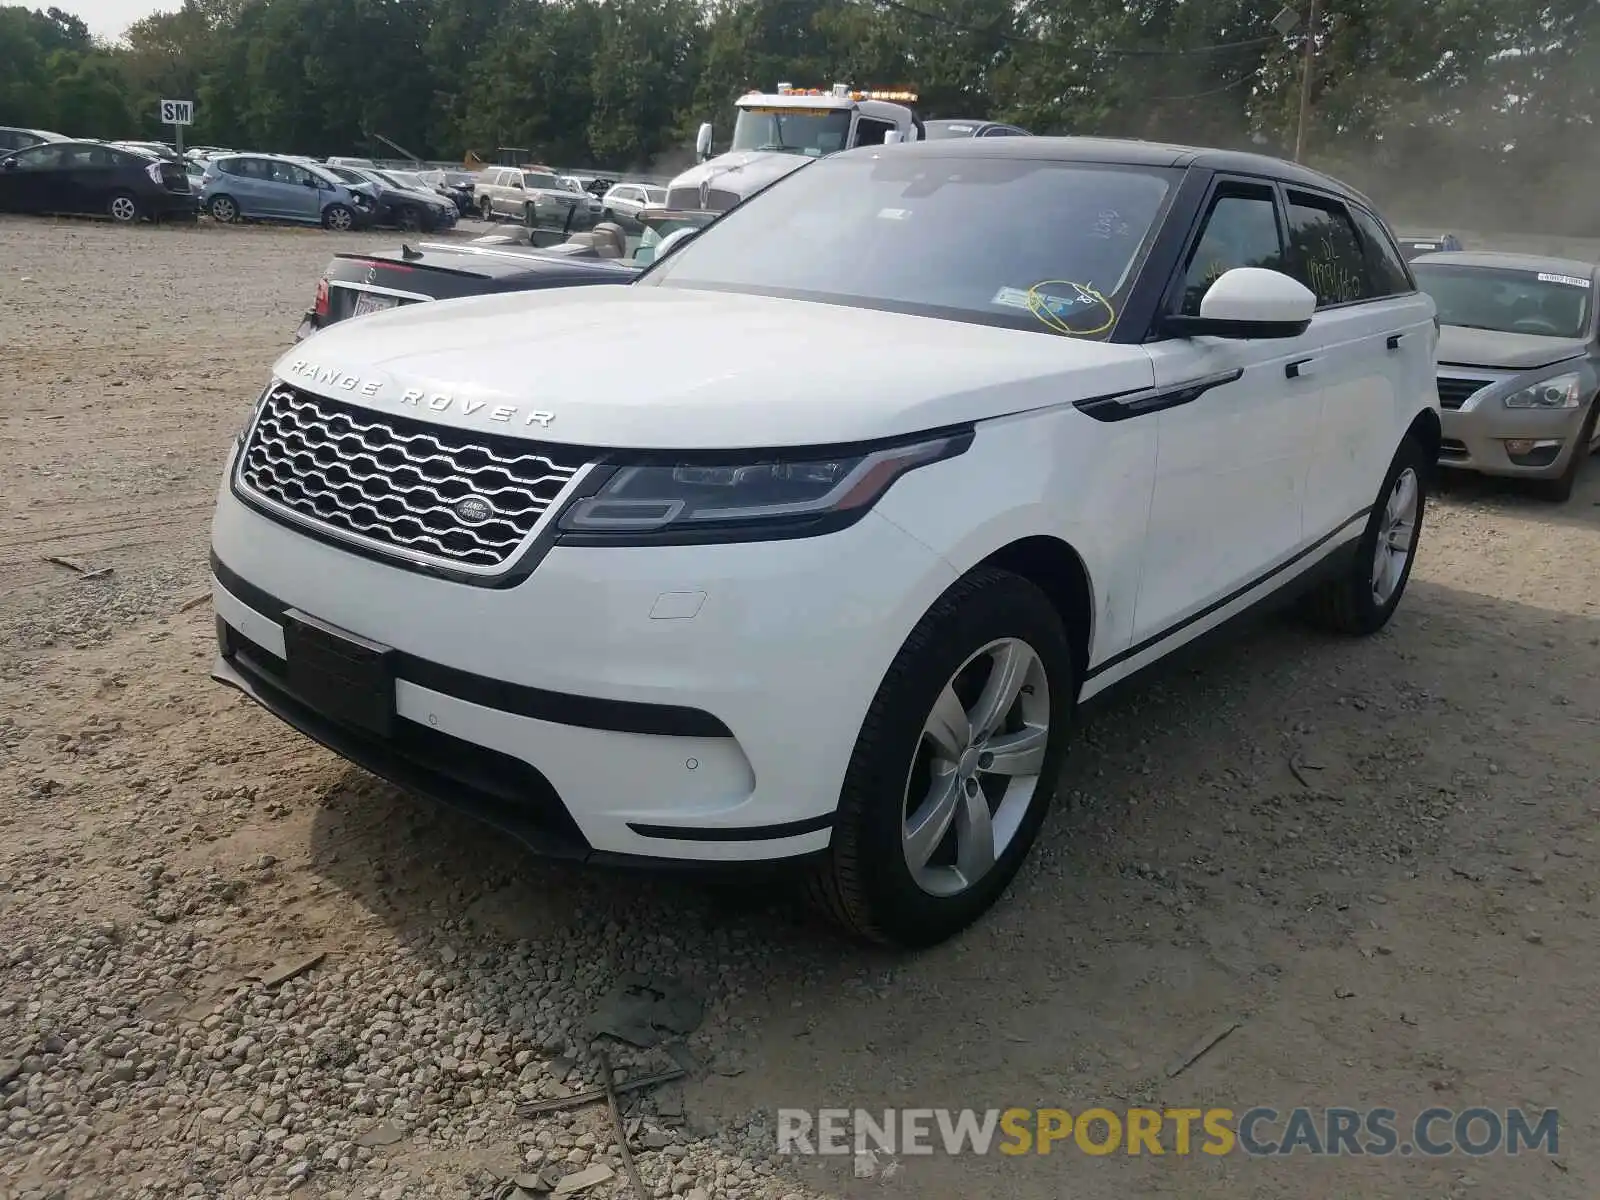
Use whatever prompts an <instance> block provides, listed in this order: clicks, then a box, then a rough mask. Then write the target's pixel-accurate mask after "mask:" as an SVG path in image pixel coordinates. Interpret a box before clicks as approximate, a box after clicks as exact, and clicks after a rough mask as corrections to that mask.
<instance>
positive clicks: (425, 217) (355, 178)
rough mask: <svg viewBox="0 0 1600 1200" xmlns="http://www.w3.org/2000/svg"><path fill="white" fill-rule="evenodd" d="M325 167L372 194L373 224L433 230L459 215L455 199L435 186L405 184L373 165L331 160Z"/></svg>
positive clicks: (447, 226) (326, 169)
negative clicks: (419, 187)
mask: <svg viewBox="0 0 1600 1200" xmlns="http://www.w3.org/2000/svg"><path fill="white" fill-rule="evenodd" d="M322 169H323V170H324V171H327V172H328V173H329V174H330V175H332V176H334V178H336V179H338V180H340V181H341V182H343V183H347V184H349V185H350V186H351V187H359V188H364V189H365V190H366V191H368V192H370V193H371V194H372V199H373V205H374V210H375V211H374V215H373V218H372V223H373V224H374V225H388V226H391V227H392V228H395V229H406V230H418V231H420V232H422V233H432V232H434V230H436V229H449V228H451V227H452V226H454V225H455V223H456V221H457V220H458V219H459V218H460V214H459V213H458V212H457V211H456V206H455V203H454V201H452V200H449V199H446V198H445V197H444V196H441V195H440V194H439V193H438V192H436V191H434V190H433V189H432V188H429V189H428V190H426V191H419V190H417V189H415V188H407V187H402V186H401V185H400V184H399V183H398V182H397V181H396V180H394V179H392V178H391V177H390V176H388V175H386V174H384V173H383V172H382V171H380V170H378V169H376V168H374V167H336V166H333V165H332V164H328V165H325V166H324V167H323V168H322Z"/></svg>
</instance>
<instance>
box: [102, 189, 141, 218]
mask: <svg viewBox="0 0 1600 1200" xmlns="http://www.w3.org/2000/svg"><path fill="white" fill-rule="evenodd" d="M106 213H107V214H108V215H109V216H110V217H111V219H112V220H113V221H115V222H117V224H119V225H132V224H133V223H134V222H135V221H137V220H138V219H139V201H138V200H137V199H136V198H135V197H134V194H133V193H132V192H118V193H117V194H116V195H115V196H113V197H111V202H110V203H109V204H107V205H106Z"/></svg>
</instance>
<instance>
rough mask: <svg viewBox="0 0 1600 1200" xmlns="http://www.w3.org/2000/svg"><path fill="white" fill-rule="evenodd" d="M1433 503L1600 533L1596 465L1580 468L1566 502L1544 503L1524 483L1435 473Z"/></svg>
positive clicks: (1598, 465) (1599, 473)
mask: <svg viewBox="0 0 1600 1200" xmlns="http://www.w3.org/2000/svg"><path fill="white" fill-rule="evenodd" d="M1437 499H1439V500H1442V501H1444V502H1445V503H1446V504H1449V505H1450V506H1451V507H1457V506H1459V507H1460V508H1462V509H1475V508H1476V509H1486V510H1491V511H1495V512H1503V513H1511V514H1514V515H1516V516H1518V517H1523V518H1526V519H1528V520H1532V521H1538V522H1540V523H1542V524H1550V525H1563V526H1568V527H1576V528H1580V529H1600V462H1596V461H1594V460H1592V459H1591V460H1590V461H1589V462H1587V463H1585V464H1584V469H1583V471H1582V473H1581V474H1580V475H1579V476H1578V482H1577V485H1576V486H1575V487H1574V488H1573V490H1572V498H1571V499H1570V500H1565V501H1560V502H1556V501H1551V500H1547V499H1545V498H1544V497H1542V496H1540V495H1539V494H1538V492H1537V490H1536V489H1535V488H1534V487H1532V486H1530V485H1529V484H1528V482H1527V481H1525V480H1521V479H1506V478H1503V477H1501V476H1497V475H1475V474H1470V473H1468V472H1464V471H1441V472H1440V473H1439V481H1438V493H1437Z"/></svg>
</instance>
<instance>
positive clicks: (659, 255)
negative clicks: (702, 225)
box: [655, 229, 700, 262]
mask: <svg viewBox="0 0 1600 1200" xmlns="http://www.w3.org/2000/svg"><path fill="white" fill-rule="evenodd" d="M699 233H700V230H698V229H674V230H673V231H672V232H671V233H669V234H667V236H666V237H664V238H662V239H661V244H660V245H658V246H657V247H656V255H655V261H656V262H660V261H661V260H662V259H663V258H665V257H666V256H667V255H669V254H671V253H672V252H673V251H674V250H676V249H678V247H680V246H682V245H683V244H684V243H685V242H687V241H690V240H691V239H693V238H695V237H697V236H698V235H699Z"/></svg>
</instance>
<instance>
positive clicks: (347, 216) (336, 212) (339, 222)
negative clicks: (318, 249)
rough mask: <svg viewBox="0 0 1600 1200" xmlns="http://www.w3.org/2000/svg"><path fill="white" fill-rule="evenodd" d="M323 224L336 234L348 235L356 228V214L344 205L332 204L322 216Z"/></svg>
mask: <svg viewBox="0 0 1600 1200" xmlns="http://www.w3.org/2000/svg"><path fill="white" fill-rule="evenodd" d="M322 224H323V225H324V226H325V227H326V228H328V229H331V230H333V231H334V232H335V233H348V232H349V231H350V230H352V229H354V228H355V224H356V214H355V213H354V212H352V211H351V210H350V209H348V208H346V207H345V206H344V205H343V204H330V205H328V207H327V210H326V211H325V212H324V213H323V214H322Z"/></svg>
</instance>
